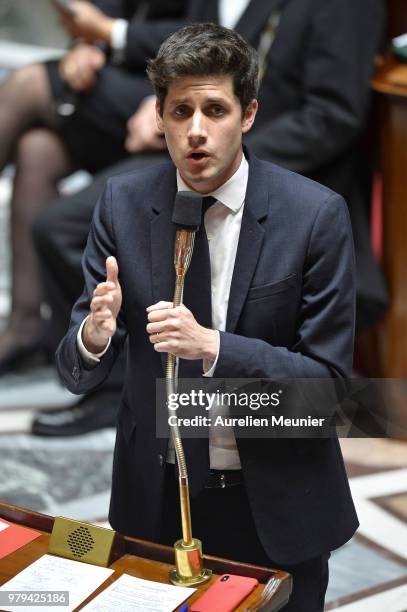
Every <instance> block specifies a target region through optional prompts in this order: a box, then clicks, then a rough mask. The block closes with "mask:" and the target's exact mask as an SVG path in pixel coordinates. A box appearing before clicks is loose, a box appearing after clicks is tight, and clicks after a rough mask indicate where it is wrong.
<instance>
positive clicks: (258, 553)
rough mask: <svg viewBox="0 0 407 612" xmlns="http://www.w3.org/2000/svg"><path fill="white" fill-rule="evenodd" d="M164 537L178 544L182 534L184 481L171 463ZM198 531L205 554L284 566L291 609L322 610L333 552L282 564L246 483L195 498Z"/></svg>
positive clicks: (301, 611)
mask: <svg viewBox="0 0 407 612" xmlns="http://www.w3.org/2000/svg"><path fill="white" fill-rule="evenodd" d="M164 499H165V507H164V510H163V517H162V526H161V535H160V543H162V544H167V545H170V546H172V545H173V544H174V542H175V541H176V540H179V539H180V537H181V536H182V531H181V521H180V509H179V492H178V481H177V479H176V478H175V475H174V468H173V467H172V466H168V467H167V473H166V481H165V497H164ZM191 513H192V533H193V536H194V537H196V538H199V539H200V540H202V545H203V552H204V554H208V555H214V556H218V557H225V558H227V559H233V560H235V561H242V562H245V563H252V564H254V565H263V566H266V567H272V568H277V569H282V570H284V571H287V572H289V573H290V574H291V575H292V577H293V592H292V594H291V597H290V601H289V603H288V604H287V606H285V607H284V608H283V609H284V611H287V612H322V611H323V609H324V600H325V592H326V589H327V586H328V578H329V572H328V559H329V557H330V554H329V553H328V554H326V555H323V556H321V557H317V558H315V559H310V560H309V561H305V562H303V563H299V564H296V565H284V566H283V565H281V564H280V563H277V562H275V561H273V560H272V559H270V558H269V557H268V555H267V554H266V553H265V551H264V549H263V547H262V545H261V542H260V540H259V538H258V536H257V532H256V528H255V525H254V522H253V517H252V513H251V510H250V506H249V501H248V498H247V495H246V491H245V487H244V485H237V486H233V487H228V488H225V489H204V490H203V491H202V492H201V493H200V494H199V495H198V496H197V497H196V498H195V499H194V498H191Z"/></svg>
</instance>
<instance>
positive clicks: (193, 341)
mask: <svg viewBox="0 0 407 612" xmlns="http://www.w3.org/2000/svg"><path fill="white" fill-rule="evenodd" d="M147 312H148V317H147V318H148V321H149V322H148V325H147V333H148V334H149V335H150V342H151V343H152V344H154V349H155V350H156V351H157V352H158V353H172V354H173V355H175V356H176V357H181V359H207V360H208V361H214V360H215V359H216V356H217V354H218V334H217V332H216V331H214V330H213V329H207V328H206V327H202V325H199V323H198V322H197V321H196V319H195V317H194V315H193V314H192V312H191V311H190V310H188V308H187V307H186V306H184V305H183V304H182V305H181V306H177V308H173V305H172V303H171V302H158V303H157V304H153V305H152V306H149V307H148V308H147Z"/></svg>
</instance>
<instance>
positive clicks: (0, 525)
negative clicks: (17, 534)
mask: <svg viewBox="0 0 407 612" xmlns="http://www.w3.org/2000/svg"><path fill="white" fill-rule="evenodd" d="M7 527H10V525H7V523H3V521H2V520H1V519H0V531H4V529H7Z"/></svg>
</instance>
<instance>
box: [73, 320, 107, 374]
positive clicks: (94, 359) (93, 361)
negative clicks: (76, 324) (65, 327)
mask: <svg viewBox="0 0 407 612" xmlns="http://www.w3.org/2000/svg"><path fill="white" fill-rule="evenodd" d="M88 319H89V315H88V316H87V317H86V319H84V320H83V321H82V324H81V326H80V328H79V330H78V335H77V336H76V344H77V347H78V351H79V354H80V356H81V357H82V359H83V361H84V362H85V363H86V364H87V365H90V366H95V365H97V364H98V363H100V358H101V357H103V355H104V354H105V353H106V352H107V350H108V348H109V346H110V343H111V341H112V339H111V338H109V340H108V342H107V345H106V348H105V349H103V351H101V352H100V353H91V352H90V351H88V349H87V348H86V347H85V345H84V344H83V340H82V330H83V326H84V325H85V323H86V321H87V320H88Z"/></svg>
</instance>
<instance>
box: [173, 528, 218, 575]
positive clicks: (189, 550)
mask: <svg viewBox="0 0 407 612" xmlns="http://www.w3.org/2000/svg"><path fill="white" fill-rule="evenodd" d="M174 550H175V567H173V568H172V569H171V570H170V574H169V577H170V581H171V582H172V584H175V585H176V586H193V585H196V584H202V583H203V582H206V581H207V580H209V579H210V578H211V576H212V570H209V569H205V568H204V567H203V559H202V543H201V541H200V540H197V539H196V538H193V539H192V542H191V544H190V545H186V544H185V542H184V540H177V541H176V542H175V544H174Z"/></svg>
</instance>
